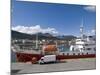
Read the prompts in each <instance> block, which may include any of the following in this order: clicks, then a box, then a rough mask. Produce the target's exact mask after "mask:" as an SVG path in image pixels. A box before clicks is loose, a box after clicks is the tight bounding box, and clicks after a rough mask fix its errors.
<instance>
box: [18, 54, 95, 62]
mask: <svg viewBox="0 0 100 75" xmlns="http://www.w3.org/2000/svg"><path fill="white" fill-rule="evenodd" d="M42 56H43V55H42V54H27V53H19V52H16V60H17V62H28V61H32V59H33V58H36V59H37V61H38V60H39V59H40V58H41V57H42ZM95 57H96V54H85V55H84V54H82V55H75V54H74V55H57V59H58V60H61V59H77V58H95Z"/></svg>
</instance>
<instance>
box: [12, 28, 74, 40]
mask: <svg viewBox="0 0 100 75" xmlns="http://www.w3.org/2000/svg"><path fill="white" fill-rule="evenodd" d="M37 35H38V39H39V40H42V39H47V40H50V39H52V40H72V39H73V38H76V37H75V36H73V35H66V36H53V35H51V34H50V33H37V34H26V33H21V32H17V31H14V30H11V37H12V39H31V40H36V36H37Z"/></svg>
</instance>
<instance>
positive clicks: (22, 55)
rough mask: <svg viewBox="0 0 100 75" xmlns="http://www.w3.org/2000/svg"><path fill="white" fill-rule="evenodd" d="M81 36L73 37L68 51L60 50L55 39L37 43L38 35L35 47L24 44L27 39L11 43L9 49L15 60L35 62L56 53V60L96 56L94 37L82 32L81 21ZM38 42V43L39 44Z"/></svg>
mask: <svg viewBox="0 0 100 75" xmlns="http://www.w3.org/2000/svg"><path fill="white" fill-rule="evenodd" d="M80 33H81V36H80V37H77V38H76V39H74V43H71V44H70V47H69V51H66V52H60V48H59V47H58V44H57V41H56V42H55V43H47V42H45V40H43V42H42V43H41V42H40V43H39V41H38V35H37V36H36V40H35V47H33V44H30V43H29V44H26V43H25V42H26V41H27V40H16V42H18V41H22V43H19V44H15V43H12V45H11V50H12V51H13V52H14V53H15V55H16V61H17V62H29V61H31V62H34V61H35V62H36V61H38V60H39V59H40V58H41V57H43V56H45V55H52V54H53V55H56V58H57V59H58V60H62V59H77V58H95V57H96V38H95V36H90V35H89V36H86V35H84V34H83V23H82V25H81V26H80ZM39 44H40V45H39Z"/></svg>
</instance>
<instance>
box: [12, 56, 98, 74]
mask: <svg viewBox="0 0 100 75" xmlns="http://www.w3.org/2000/svg"><path fill="white" fill-rule="evenodd" d="M95 68H96V59H95V58H84V59H66V60H62V61H61V62H60V63H52V64H43V65H39V64H31V63H11V72H12V74H14V73H15V74H23V73H40V72H57V71H74V70H89V69H95Z"/></svg>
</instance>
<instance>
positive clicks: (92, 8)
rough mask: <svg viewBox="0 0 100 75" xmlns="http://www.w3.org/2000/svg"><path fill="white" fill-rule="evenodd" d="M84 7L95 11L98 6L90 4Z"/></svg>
mask: <svg viewBox="0 0 100 75" xmlns="http://www.w3.org/2000/svg"><path fill="white" fill-rule="evenodd" d="M84 9H85V10H86V11H90V12H95V11H96V6H92V5H90V6H85V7H84Z"/></svg>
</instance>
